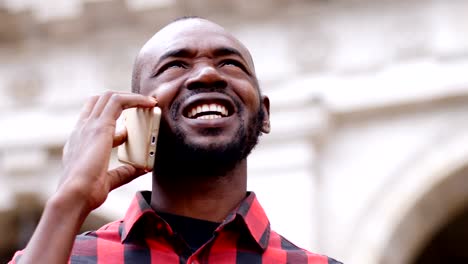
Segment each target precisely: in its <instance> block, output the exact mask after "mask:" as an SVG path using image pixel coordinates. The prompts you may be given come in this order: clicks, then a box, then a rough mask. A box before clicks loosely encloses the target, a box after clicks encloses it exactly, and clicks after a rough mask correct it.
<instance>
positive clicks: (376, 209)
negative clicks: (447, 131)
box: [346, 135, 468, 264]
mask: <svg viewBox="0 0 468 264" xmlns="http://www.w3.org/2000/svg"><path fill="white" fill-rule="evenodd" d="M445 139H446V140H441V141H439V142H438V144H432V145H430V146H428V149H426V150H422V151H421V152H420V154H419V155H418V156H416V157H414V159H413V160H412V161H411V163H410V165H409V166H408V167H406V168H404V169H403V170H401V171H400V172H399V173H398V174H397V176H398V178H395V179H394V181H393V182H392V184H388V185H386V186H385V188H386V189H385V195H381V197H376V200H377V201H376V203H374V205H375V206H373V207H372V208H369V210H368V212H369V214H367V215H366V218H363V219H361V221H360V222H359V227H357V228H356V230H358V231H359V235H358V236H354V237H355V240H354V241H353V242H354V243H355V245H356V246H355V247H354V248H353V251H352V252H350V255H349V257H348V258H347V259H346V262H349V263H369V264H370V263H377V264H394V263H401V264H408V263H413V261H415V260H416V259H417V258H418V256H420V255H421V254H422V252H423V251H424V248H425V247H426V246H427V245H428V243H429V241H431V239H432V238H433V237H435V236H437V235H436V234H437V232H438V231H439V230H441V227H443V226H446V225H447V224H448V223H449V222H450V220H451V219H456V218H457V215H459V214H461V213H462V212H463V211H464V210H466V208H468V135H460V136H459V137H454V136H453V135H452V136H450V137H447V138H445Z"/></svg>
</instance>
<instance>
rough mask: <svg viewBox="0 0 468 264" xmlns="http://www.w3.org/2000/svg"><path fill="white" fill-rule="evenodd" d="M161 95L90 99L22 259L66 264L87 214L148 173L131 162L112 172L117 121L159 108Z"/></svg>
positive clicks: (120, 136)
mask: <svg viewBox="0 0 468 264" xmlns="http://www.w3.org/2000/svg"><path fill="white" fill-rule="evenodd" d="M156 103H157V102H156V99H154V98H152V97H148V96H143V95H140V94H132V93H122V92H106V93H104V94H103V95H101V96H94V97H91V98H90V99H88V101H87V102H86V103H85V105H84V106H83V109H82V111H81V114H80V117H79V119H78V122H77V124H76V126H75V128H74V130H73V132H72V133H71V136H70V138H69V140H68V141H67V143H66V144H65V147H64V154H63V167H64V171H63V175H62V179H61V181H60V184H59V187H58V189H57V192H56V193H55V195H54V196H53V197H52V198H51V199H49V200H48V201H47V204H46V207H45V209H44V213H43V215H42V217H41V220H40V222H39V225H38V227H37V228H36V230H35V232H34V234H33V237H32V238H31V240H30V241H29V243H28V246H27V247H26V249H25V251H24V255H23V256H22V257H21V260H20V262H21V263H66V262H67V260H68V258H69V257H70V253H71V249H72V246H73V242H74V240H75V236H76V234H77V232H78V230H79V229H80V227H81V225H82V223H83V221H84V220H85V218H86V216H87V215H88V214H89V213H90V212H91V211H92V210H93V209H95V208H97V207H99V206H100V205H101V204H102V203H104V201H105V200H106V198H107V195H108V194H109V192H110V191H112V190H113V189H115V188H117V187H119V186H121V185H123V184H125V183H128V182H130V181H131V180H133V179H135V178H136V177H138V176H140V175H142V174H144V173H145V171H142V170H137V169H136V168H134V167H133V166H131V165H123V166H121V167H118V168H116V169H113V170H110V171H109V170H108V166H109V160H110V156H111V151H112V148H113V147H115V146H118V145H120V144H122V143H123V142H124V141H125V139H126V131H120V132H119V133H115V127H116V120H117V118H118V117H119V116H120V114H121V113H122V111H123V110H124V109H126V108H131V107H154V106H156Z"/></svg>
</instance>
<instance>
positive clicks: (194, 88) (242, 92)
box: [140, 19, 269, 169]
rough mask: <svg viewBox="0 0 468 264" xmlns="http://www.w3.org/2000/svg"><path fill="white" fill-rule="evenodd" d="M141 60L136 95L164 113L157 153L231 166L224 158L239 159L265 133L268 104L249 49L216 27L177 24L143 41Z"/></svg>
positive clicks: (192, 21) (197, 22)
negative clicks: (151, 101)
mask: <svg viewBox="0 0 468 264" xmlns="http://www.w3.org/2000/svg"><path fill="white" fill-rule="evenodd" d="M140 63H141V72H140V93H141V94H144V95H153V96H155V97H156V98H157V99H158V102H159V107H161V109H162V114H163V116H162V121H161V129H160V137H159V139H158V141H159V144H158V154H157V156H158V157H161V158H163V156H166V157H167V158H168V159H169V158H171V160H173V159H176V160H179V161H180V162H185V163H187V162H190V161H191V162H190V163H191V166H197V164H199V163H205V162H209V161H211V162H213V161H218V163H220V165H222V166H229V165H228V164H224V165H223V164H222V163H223V161H222V160H223V158H221V157H222V156H224V159H228V160H232V162H238V161H240V160H242V159H244V158H245V157H246V156H247V155H248V153H249V152H250V150H251V149H252V148H253V147H254V145H255V144H256V142H257V138H258V135H259V133H260V131H263V132H268V131H269V121H268V112H269V109H268V108H269V102H268V98H266V97H262V96H261V95H260V93H259V89H258V84H257V79H256V76H255V72H254V67H253V63H252V60H251V57H250V54H249V53H248V51H247V49H246V48H245V47H244V46H243V45H242V44H241V43H240V42H238V41H237V40H236V39H235V38H234V37H232V36H231V35H230V34H228V33H227V32H225V31H224V29H222V28H220V27H219V26H217V25H215V24H213V23H211V22H209V21H206V20H200V19H188V20H184V21H179V22H175V23H173V24H171V25H169V26H168V27H166V28H164V29H163V30H162V31H160V32H158V33H157V34H156V35H155V37H153V38H152V39H151V40H150V41H149V42H148V43H147V44H146V45H145V46H144V47H143V49H142V51H141V53H140ZM170 153H172V155H170ZM160 160H161V159H160ZM194 161H196V163H197V164H194ZM156 162H157V163H158V159H157V161H156ZM161 162H162V161H161ZM161 162H160V163H161ZM165 162H166V163H167V162H169V161H168V160H165ZM226 162H227V161H226ZM227 163H229V162H227ZM181 165H182V166H184V165H183V164H181ZM200 165H203V167H205V168H206V166H207V165H208V164H200ZM231 165H234V164H231ZM158 166H159V167H161V166H162V165H161V164H156V166H155V167H158ZM213 166H214V167H216V166H215V164H213ZM213 166H210V167H213ZM220 169H222V168H220Z"/></svg>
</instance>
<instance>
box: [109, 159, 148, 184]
mask: <svg viewBox="0 0 468 264" xmlns="http://www.w3.org/2000/svg"><path fill="white" fill-rule="evenodd" d="M147 172H148V171H146V170H144V169H137V168H135V167H133V166H132V165H130V164H125V165H122V166H120V167H117V168H115V169H112V170H110V171H108V172H107V174H108V179H109V182H110V190H114V189H116V188H119V187H120V186H122V185H124V184H127V183H129V182H131V181H133V180H134V179H136V178H138V177H140V176H141V175H143V174H145V173H147Z"/></svg>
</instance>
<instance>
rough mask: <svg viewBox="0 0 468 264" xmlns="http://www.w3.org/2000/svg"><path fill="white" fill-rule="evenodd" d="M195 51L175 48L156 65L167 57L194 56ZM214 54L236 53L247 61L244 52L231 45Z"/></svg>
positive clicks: (217, 50)
mask: <svg viewBox="0 0 468 264" xmlns="http://www.w3.org/2000/svg"><path fill="white" fill-rule="evenodd" d="M194 53H195V52H194V51H192V50H189V49H186V48H181V49H174V50H170V51H168V52H166V53H164V54H163V55H161V57H160V58H159V60H158V63H157V64H156V65H159V64H160V63H161V62H162V61H163V60H165V59H167V58H188V57H193V56H194V55H195V54H194ZM213 55H214V56H215V57H223V56H229V55H235V56H238V57H240V58H241V59H242V60H244V61H246V60H245V58H244V56H242V53H240V51H238V50H237V49H234V48H230V47H220V48H217V49H215V50H214V51H213Z"/></svg>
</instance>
